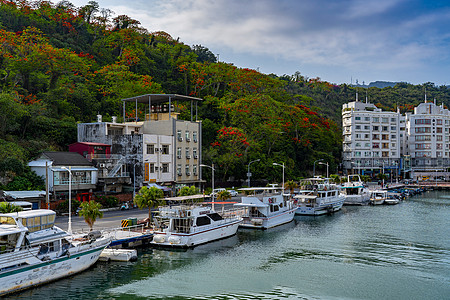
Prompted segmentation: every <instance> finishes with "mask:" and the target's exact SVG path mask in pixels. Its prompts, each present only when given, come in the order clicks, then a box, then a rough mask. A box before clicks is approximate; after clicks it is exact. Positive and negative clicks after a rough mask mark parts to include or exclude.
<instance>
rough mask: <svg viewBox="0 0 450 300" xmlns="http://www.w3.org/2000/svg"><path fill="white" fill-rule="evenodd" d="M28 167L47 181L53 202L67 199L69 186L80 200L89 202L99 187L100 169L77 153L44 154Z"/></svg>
mask: <svg viewBox="0 0 450 300" xmlns="http://www.w3.org/2000/svg"><path fill="white" fill-rule="evenodd" d="M28 165H29V166H30V168H31V170H32V171H34V172H36V174H37V175H39V176H41V177H42V178H44V179H45V180H46V182H47V185H48V190H49V193H51V194H52V200H59V199H67V198H68V193H69V185H70V189H71V192H72V194H73V195H75V196H77V198H78V200H89V199H90V196H91V194H92V192H93V191H94V190H95V189H96V187H97V175H98V174H97V173H98V169H97V168H95V167H94V165H93V164H92V162H90V161H88V160H87V159H86V158H84V157H83V156H82V155H80V154H78V153H75V152H43V153H42V154H41V155H40V156H39V157H38V158H37V159H35V160H32V161H30V162H29V163H28ZM69 172H70V173H71V175H70V173H69Z"/></svg>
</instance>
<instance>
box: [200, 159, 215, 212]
mask: <svg viewBox="0 0 450 300" xmlns="http://www.w3.org/2000/svg"><path fill="white" fill-rule="evenodd" d="M200 167H207V168H210V169H211V171H212V180H211V187H212V193H211V194H212V201H211V202H212V210H214V198H215V196H216V195H215V194H214V171H215V169H214V164H212V166H208V165H204V164H200Z"/></svg>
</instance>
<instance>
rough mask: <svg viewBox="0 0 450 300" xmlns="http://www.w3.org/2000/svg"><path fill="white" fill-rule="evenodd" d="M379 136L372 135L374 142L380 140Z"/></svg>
mask: <svg viewBox="0 0 450 300" xmlns="http://www.w3.org/2000/svg"><path fill="white" fill-rule="evenodd" d="M379 139H380V138H379V135H378V134H374V135H372V140H379Z"/></svg>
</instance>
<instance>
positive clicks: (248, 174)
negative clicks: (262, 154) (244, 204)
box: [247, 159, 260, 187]
mask: <svg viewBox="0 0 450 300" xmlns="http://www.w3.org/2000/svg"><path fill="white" fill-rule="evenodd" d="M257 161H260V159H256V160H252V161H251V162H249V163H248V167H247V178H248V179H247V181H248V187H250V177H251V176H252V173H250V165H251V164H252V163H254V162H257Z"/></svg>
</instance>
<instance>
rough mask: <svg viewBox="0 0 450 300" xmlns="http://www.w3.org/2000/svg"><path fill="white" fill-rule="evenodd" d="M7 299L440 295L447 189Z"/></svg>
mask: <svg viewBox="0 0 450 300" xmlns="http://www.w3.org/2000/svg"><path fill="white" fill-rule="evenodd" d="M8 298H10V299H77V300H78V299H449V298H450V192H443V191H428V192H425V193H423V194H422V195H417V196H413V197H411V198H409V199H407V200H405V201H403V202H402V203H400V204H398V205H395V206H382V205H380V206H365V207H343V209H342V211H340V212H338V213H336V214H334V215H332V216H321V217H296V218H295V220H294V221H293V222H291V223H289V224H287V225H283V226H280V227H277V228H274V229H272V230H267V231H252V230H239V232H238V234H237V235H236V236H234V237H231V238H228V239H225V240H221V241H218V242H214V243H209V244H206V245H202V246H199V247H197V248H194V249H188V250H161V249H153V248H145V249H139V257H138V260H137V261H135V262H125V263H120V262H110V263H107V262H98V263H97V264H96V265H95V266H94V267H93V268H91V269H89V270H88V271H85V272H83V273H81V274H78V275H75V276H72V277H69V278H66V279H63V280H59V281H56V282H53V283H50V284H47V285H44V286H41V287H37V288H33V289H30V290H27V291H24V292H21V293H18V294H15V295H11V296H9V297H8Z"/></svg>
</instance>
